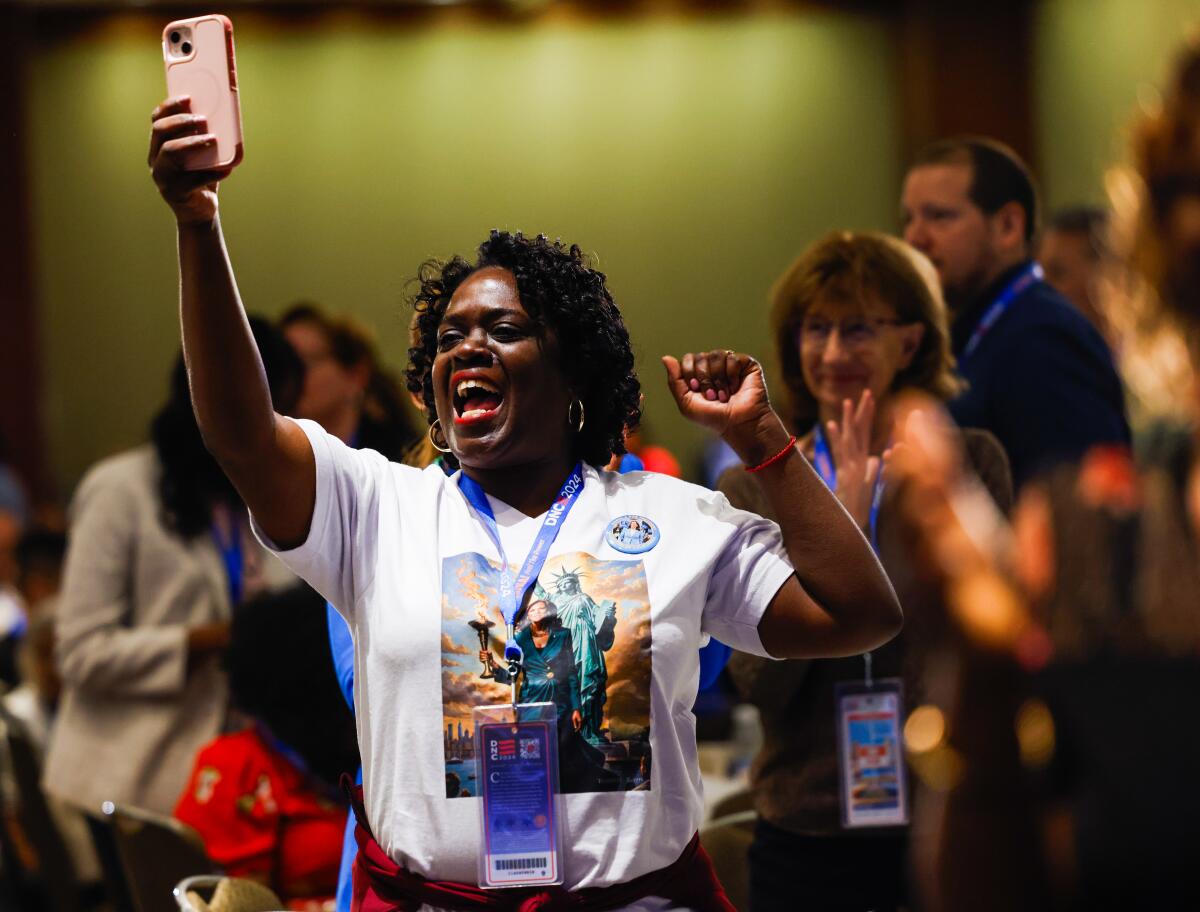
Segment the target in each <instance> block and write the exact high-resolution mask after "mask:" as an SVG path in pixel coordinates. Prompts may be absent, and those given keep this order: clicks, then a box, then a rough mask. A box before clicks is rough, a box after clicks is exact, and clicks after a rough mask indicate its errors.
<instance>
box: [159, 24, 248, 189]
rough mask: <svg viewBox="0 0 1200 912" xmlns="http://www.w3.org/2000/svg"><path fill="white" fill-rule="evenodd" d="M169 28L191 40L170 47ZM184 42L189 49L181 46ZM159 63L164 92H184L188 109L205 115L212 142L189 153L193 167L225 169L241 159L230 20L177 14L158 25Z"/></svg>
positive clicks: (189, 164)
mask: <svg viewBox="0 0 1200 912" xmlns="http://www.w3.org/2000/svg"><path fill="white" fill-rule="evenodd" d="M173 32H176V33H181V34H190V37H191V41H190V42H184V43H183V45H182V46H181V47H175V48H173V47H172V41H171V37H170V36H171V34H172V33H173ZM188 44H190V45H191V48H190V50H186V49H187V46H188ZM163 62H164V64H165V66H166V71H167V94H168V96H170V97H174V96H177V95H189V96H191V99H192V113H193V114H203V115H205V116H206V117H207V118H208V129H209V132H210V133H213V134H215V135H216V137H217V144H216V147H215V148H214V147H209V148H207V149H200V150H197V151H196V152H194V153H192V154H191V155H190V156H189V157H188V160H187V167H188V168H189V169H190V170H193V171H203V170H208V169H211V168H228V167H232V166H233V165H236V164H237V163H238V162H240V161H241V160H242V112H241V106H240V105H239V103H238V87H237V69H236V67H235V64H234V57H233V23H232V22H230V21H229V19H228V18H227V17H225V16H222V15H220V14H213V15H208V16H197V17H196V18H194V19H178V20H176V21H175V22H172V23H170V24H169V25H168V26H167V27H166V28H165V29H163Z"/></svg>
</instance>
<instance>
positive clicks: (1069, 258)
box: [1037, 206, 1112, 338]
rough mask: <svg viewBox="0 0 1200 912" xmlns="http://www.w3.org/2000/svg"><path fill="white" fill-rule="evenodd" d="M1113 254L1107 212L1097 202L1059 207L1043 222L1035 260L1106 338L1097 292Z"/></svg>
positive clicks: (1056, 286) (1062, 292) (1055, 286)
mask: <svg viewBox="0 0 1200 912" xmlns="http://www.w3.org/2000/svg"><path fill="white" fill-rule="evenodd" d="M1111 257H1112V253H1111V250H1110V249H1109V245H1108V212H1107V211H1106V210H1104V209H1101V208H1100V207H1098V206H1075V207H1072V208H1070V209H1060V210H1059V211H1058V212H1055V213H1054V214H1053V215H1052V216H1050V218H1049V219H1048V220H1047V222H1046V227H1045V229H1044V230H1043V231H1042V237H1041V240H1040V241H1039V243H1038V256H1037V260H1038V262H1039V263H1041V264H1042V268H1043V269H1044V270H1045V271H1046V282H1047V283H1048V284H1050V285H1052V286H1053V287H1054V288H1055V289H1056V290H1057V291H1058V292H1059V293H1060V294H1062V296H1063V297H1065V298H1066V299H1067V300H1068V301H1070V302H1071V303H1072V304H1074V305H1075V308H1076V310H1078V311H1079V312H1080V313H1081V314H1083V315H1084V316H1085V317H1087V318H1088V320H1090V321H1091V323H1092V325H1093V326H1095V327H1096V329H1097V330H1099V331H1100V334H1101V335H1103V336H1105V337H1106V338H1107V335H1108V325H1107V323H1106V322H1105V320H1104V316H1103V313H1102V309H1101V305H1100V301H1099V295H1100V293H1101V280H1102V278H1103V276H1104V273H1105V270H1106V269H1107V268H1108V267H1109V263H1110V259H1111Z"/></svg>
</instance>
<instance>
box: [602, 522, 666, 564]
mask: <svg viewBox="0 0 1200 912" xmlns="http://www.w3.org/2000/svg"><path fill="white" fill-rule="evenodd" d="M660 537H661V535H660V533H659V531H658V526H657V525H656V524H655V523H652V522H651V521H650V520H648V519H647V518H646V517H644V516H638V515H637V514H635V513H629V514H626V515H625V516H618V517H617V518H616V519H614V520H611V521H610V522H609V524H608V528H607V529H606V530H605V538H607V539H608V543H609V544H610V545H612V547H614V548H615V549H616V550H618V551H620V552H622V553H623V554H642V553H644V552H646V551H649V550H650V549H651V548H653V547H654V546H655V545H657V544H658V540H659V538H660Z"/></svg>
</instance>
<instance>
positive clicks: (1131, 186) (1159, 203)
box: [1099, 39, 1200, 415]
mask: <svg viewBox="0 0 1200 912" xmlns="http://www.w3.org/2000/svg"><path fill="white" fill-rule="evenodd" d="M1130 153H1131V154H1130V163H1129V164H1128V165H1125V166H1120V167H1116V168H1113V169H1111V170H1110V171H1109V172H1108V174H1107V175H1106V176H1105V187H1106V190H1107V193H1108V197H1109V201H1110V203H1111V205H1112V209H1113V219H1112V228H1111V236H1110V238H1109V242H1110V244H1111V245H1112V248H1113V250H1114V252H1115V253H1117V255H1118V256H1117V260H1116V262H1115V263H1114V264H1113V266H1112V268H1110V269H1109V270H1107V272H1106V273H1105V274H1104V275H1103V277H1102V279H1101V294H1100V296H1099V297H1100V306H1101V310H1102V312H1103V315H1104V317H1105V318H1106V319H1107V320H1108V322H1109V326H1110V327H1111V333H1110V335H1111V338H1112V339H1113V341H1114V348H1115V352H1116V355H1117V357H1118V359H1119V361H1120V364H1121V373H1122V376H1123V377H1124V379H1125V382H1126V384H1127V385H1128V386H1129V387H1130V389H1131V390H1132V392H1133V393H1134V395H1135V396H1136V398H1137V399H1138V400H1139V402H1140V403H1141V405H1142V407H1143V408H1144V409H1145V410H1146V411H1147V412H1149V413H1150V414H1152V415H1153V414H1168V413H1177V412H1178V411H1179V408H1180V406H1181V405H1182V404H1184V403H1187V404H1189V405H1190V404H1191V403H1192V402H1194V399H1195V396H1194V392H1195V384H1196V365H1197V364H1198V363H1200V287H1197V288H1183V287H1179V285H1178V283H1175V282H1172V276H1171V272H1170V267H1171V264H1170V262H1169V257H1168V254H1167V251H1166V249H1165V247H1164V244H1163V238H1164V235H1165V234H1166V231H1167V228H1166V226H1165V224H1164V223H1165V220H1166V218H1167V217H1168V215H1169V213H1170V209H1171V206H1172V204H1173V202H1174V201H1176V200H1177V199H1178V194H1179V192H1180V191H1181V190H1184V191H1190V192H1192V193H1195V192H1196V190H1197V188H1200V41H1197V40H1196V39H1193V40H1192V41H1190V42H1189V43H1188V44H1186V45H1185V46H1184V48H1183V50H1182V51H1181V53H1180V54H1179V57H1178V59H1177V61H1176V66H1175V68H1174V71H1173V77H1172V82H1171V84H1170V85H1169V87H1168V89H1167V93H1166V96H1165V97H1164V98H1163V99H1162V102H1161V103H1159V104H1155V105H1153V106H1152V108H1151V109H1150V110H1147V111H1144V112H1143V114H1142V115H1141V116H1139V118H1138V119H1137V120H1136V121H1135V122H1134V124H1133V129H1132V133H1131V142H1130ZM1173 286H1174V287H1173Z"/></svg>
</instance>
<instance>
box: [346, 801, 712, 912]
mask: <svg viewBox="0 0 1200 912" xmlns="http://www.w3.org/2000/svg"><path fill="white" fill-rule="evenodd" d="M342 785H343V788H345V789H346V791H347V793H348V794H349V796H350V804H351V807H353V809H354V818H355V822H356V824H357V825H356V826H355V828H354V839H355V841H356V842H357V843H358V857H357V858H356V859H355V862H354V898H353V901H352V904H351V909H352V912H416V910H417V909H419V908H420V907H421V906H422V905H424V904H426V903H427V904H429V905H431V906H436V907H439V908H444V909H454V910H462V912H473V910H493V912H560V910H572V912H602V910H606V909H620V908H622V907H624V906H628V905H630V904H631V903H635V902H637V901H638V900H639V899H645V898H646V897H648V896H660V897H662V898H664V899H667V900H670V901H671V902H672V903H674V904H675V905H677V906H682V907H684V908H689V909H694V910H696V912H735V909H734V907H733V904H732V903H731V902H730V901H729V897H728V896H726V895H725V890H724V888H722V886H721V882H720V881H719V880H717V872H716V871H715V870H713V865H712V860H711V859H710V858H709V857H708V854H707V853H706V852H705V851H704V849H703V848H702V847H701V845H700V834H699V833H697V834H696V835H694V836H692V839H691V841H690V842H689V843H688V844H687V848H685V849H684V850H683V854H682V855H680V856H679V858H677V859H676V860H675V861H674V862H672V863H671V864H669V865H667V867H665V868H660V869H659V870H657V871H651V872H650V873H648V874H643V875H642V876H641V877H635V878H634V879H633V880H629V881H626V882H625V883H619V884H613V885H611V886H607V887H588V888H587V889H584V890H574V891H572V890H566V889H563V888H562V887H559V886H553V887H531V888H527V889H522V888H513V889H505V890H484V889H482V888H481V887H477V886H475V885H474V884H466V883H457V882H455V881H448V880H429V879H428V878H426V877H422V876H421V875H420V874H414V873H413V872H412V871H407V870H405V869H404V868H402V867H400V866H399V865H398V864H396V863H395V862H394V861H392V859H391V858H390V857H388V855H387V853H386V852H384V851H383V849H382V848H380V846H379V843H377V842H376V841H375V837H374V836H372V835H371V830H370V827H369V826H368V825H367V814H366V810H365V809H364V807H363V798H362V787H361V786H353V785H351V783H350V780H349V777H343V778H342Z"/></svg>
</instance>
